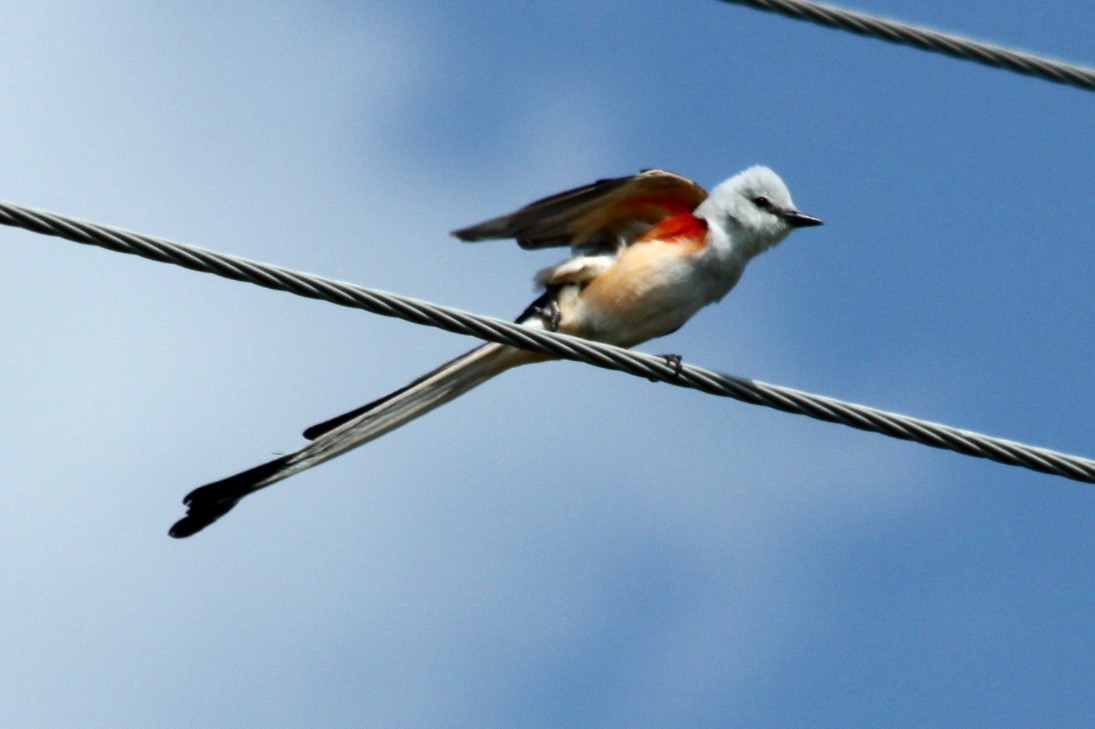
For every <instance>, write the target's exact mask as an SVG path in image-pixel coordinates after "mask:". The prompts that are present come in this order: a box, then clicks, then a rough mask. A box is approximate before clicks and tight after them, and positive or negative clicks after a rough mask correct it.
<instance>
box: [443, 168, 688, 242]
mask: <svg viewBox="0 0 1095 729" xmlns="http://www.w3.org/2000/svg"><path fill="white" fill-rule="evenodd" d="M706 197H707V191H706V190H704V189H703V188H702V187H700V186H699V185H697V184H696V183H695V182H693V181H692V180H689V179H687V178H685V177H681V176H680V175H675V174H673V173H672V172H666V171H665V170H643V171H642V172H640V173H639V174H637V175H631V176H630V177H615V178H611V179H606V180H597V181H596V182H594V183H592V184H589V185H585V186H584V187H576V188H574V189H573V190H567V191H565V192H560V193H558V194H556V195H552V196H550V197H545V198H543V199H542V200H537V201H536V202H533V203H529V204H528V205H526V206H525V207H523V208H521V209H520V210H517V211H514V212H512V213H509V214H508V215H502V216H501V217H497V218H493V219H491V220H487V221H484V222H482V223H479V224H477V225H472V226H470V227H467V228H461V229H460V230H454V231H453V233H452V234H453V235H454V236H456V237H457V238H459V239H460V240H464V241H478V240H489V239H493V238H516V239H517V243H518V245H520V246H521V247H522V248H549V247H551V246H573V247H576V248H578V247H599V246H604V247H609V248H615V247H616V246H617V245H618V244H619V242H620V241H621V240H624V241H630V240H632V239H633V238H634V237H635V236H636V235H638V234H639V233H641V232H643V231H644V230H646V229H647V228H649V227H650V226H652V225H654V224H655V223H657V222H659V221H660V220H662V219H664V218H666V217H668V216H670V215H679V214H681V213H690V212H692V211H693V210H694V209H695V208H696V206H697V205H699V204H700V203H701V202H703V200H704V199H705V198H706Z"/></svg>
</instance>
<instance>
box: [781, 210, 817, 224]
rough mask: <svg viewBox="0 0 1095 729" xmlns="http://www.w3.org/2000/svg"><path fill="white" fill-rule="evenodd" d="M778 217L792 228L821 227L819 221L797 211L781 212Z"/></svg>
mask: <svg viewBox="0 0 1095 729" xmlns="http://www.w3.org/2000/svg"><path fill="white" fill-rule="evenodd" d="M779 216H780V217H781V218H783V219H784V220H786V221H787V224H788V225H790V226H791V227H792V228H808V227H810V226H811V225H821V219H820V218H815V217H813V216H811V215H807V214H806V213H800V212H799V211H797V210H783V211H781V212H780V214H779Z"/></svg>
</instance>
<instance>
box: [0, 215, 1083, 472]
mask: <svg viewBox="0 0 1095 729" xmlns="http://www.w3.org/2000/svg"><path fill="white" fill-rule="evenodd" d="M0 223H2V224H4V225H11V226H15V227H19V228H25V229H27V230H31V231H34V232H36V233H42V234H44V235H51V236H56V237H59V238H65V239H67V240H71V241H75V242H77V243H85V244H89V245H97V246H101V247H103V248H107V249H109V250H112V251H117V252H120V253H130V254H133V255H137V256H142V257H144V258H150V259H152V260H154V261H160V262H161V263H173V264H175V265H177V266H183V267H184V268H189V269H192V270H195V271H202V272H204V273H213V274H216V275H218V276H224V277H226V278H231V279H235V280H237V281H246V282H248V283H253V284H257V285H259V286H264V287H266V288H270V289H277V290H280V291H288V292H290V293H294V294H297V295H299V296H306V297H308V298H312V299H323V300H325V301H330V302H332V303H335V304H339V305H341V306H348V307H353V308H358V309H364V310H365V311H369V312H372V313H374V314H381V315H383V316H391V317H396V318H399V319H405V320H406V321H410V322H413V323H415V324H424V325H427V326H432V327H437V328H439V329H445V330H447V331H450V332H456V333H458V334H468V335H471V336H475V337H479V338H481V339H488V340H491V341H494V342H502V343H503V344H511V345H513V346H515V347H520V348H522V349H530V350H534V351H537V352H547V353H549V354H554V355H558V356H559V357H562V358H564V359H571V360H576V361H579V362H585V363H588V364H592V365H596V366H598V367H604V368H606V369H615V370H621V371H623V372H627V373H629V374H632V375H637V376H639V377H645V378H647V379H649V380H654V381H659V382H668V383H670V384H673V385H678V386H680V387H690V388H693V389H696V390H700V391H701V392H706V393H709V394H712V395H720V396H723V397H732V398H735V399H737V400H741V401H743V402H747V403H752V404H754V405H765V406H767V407H771V408H776V409H777V410H783V411H785V412H789V413H797V414H799V415H808V416H810V417H812V418H817V419H819V420H826V421H829V422H832V423H842V424H844V425H847V426H850V427H852V428H859V429H860V430H869V431H873V432H876V433H882V434H883V435H888V436H890V437H893V438H901V439H903V440H911V441H914V442H916V443H921V444H923V445H928V446H932V447H933V448H944V449H947V450H952V451H956V452H958V453H963V454H965V455H968V456H976V457H978V458H987V459H989V460H993V461H997V462H999V463H1005V464H1008V465H1011V466H1021V467H1023V468H1028V469H1031V470H1034V471H1041V472H1043V473H1049V474H1054V475H1057V476H1064V477H1065V478H1070V479H1073V480H1076V481H1085V482H1088V483H1095V461H1092V460H1090V459H1087V458H1081V457H1079V456H1071V455H1067V454H1064V453H1059V452H1057V451H1052V450H1048V449H1045V448H1036V447H1033V446H1029V445H1024V444H1022V443H1017V442H1015V441H1010V440H1004V439H1001V438H994V437H992V436H987V435H982V434H980V433H975V432H972V431H968V430H961V429H959V428H953V427H951V426H949V425H942V424H939V423H933V422H930V421H927V420H920V419H917V418H911V417H909V416H906V415H900V414H898V413H891V412H887V411H885V410H878V409H876V408H871V407H867V406H864V405H857V404H855V403H850V402H844V401H842V400H837V399H834V398H830V397H824V396H821V395H813V394H810V393H807V392H803V391H801V390H795V389H792V388H788V387H781V386H779V385H770V384H767V383H764V382H758V381H756V380H750V379H747V378H744V377H735V376H734V375H728V374H724V373H721V372H715V371H713V370H708V369H704V368H702V367H696V366H694V365H687V364H681V365H680V366H679V367H678V366H677V365H676V364H671V363H669V362H667V361H666V359H665V358H664V357H657V356H654V355H649V354H644V353H642V352H635V351H632V350H630V349H622V348H620V347H614V346H611V345H607V344H600V343H598V342H591V341H588V340H585V339H578V338H576V337H571V336H567V335H564V334H556V333H554V332H545V331H539V330H535V329H529V328H527V327H523V326H521V325H519V324H512V323H510V322H507V321H503V320H501V319H495V318H493V317H486V316H481V315H478V314H471V313H469V312H466V311H461V310H459V309H453V308H450V307H447V306H439V305H437V304H432V303H429V302H426V301H420V300H418V299H412V298H409V297H406V296H400V295H398V294H391V293H387V292H384V291H378V290H376V289H370V288H365V287H363V286H355V285H353V284H348V283H344V282H341V281H335V280H332V279H328V278H323V277H320V276H315V275H312V274H307V273H301V272H299V271H292V270H289V269H286V268H281V267H279V266H273V265H270V264H266V263H259V262H257V261H251V260H248V259H246V258H239V257H236V256H230V255H227V254H224V253H216V252H214V251H210V250H206V249H204V248H198V247H196V246H189V245H184V244H182V243H175V242H172V241H169V240H166V239H164V238H155V237H152V236H147V235H142V234H140V233H133V232H130V231H126V230H122V229H120V228H113V227H109V226H105V225H99V224H97V223H90V222H87V221H82V220H77V219H75V218H69V217H66V216H62V215H55V214H53V213H47V212H44V211H41V210H34V209H33V208H27V207H23V206H21V205H15V204H13V203H7V202H0Z"/></svg>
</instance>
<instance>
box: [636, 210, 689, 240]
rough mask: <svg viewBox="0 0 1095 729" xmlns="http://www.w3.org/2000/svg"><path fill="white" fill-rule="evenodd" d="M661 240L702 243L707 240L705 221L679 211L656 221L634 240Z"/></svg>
mask: <svg viewBox="0 0 1095 729" xmlns="http://www.w3.org/2000/svg"><path fill="white" fill-rule="evenodd" d="M647 240H661V241H665V242H667V243H685V242H687V243H693V244H695V245H703V244H704V243H705V242H706V241H707V221H706V220H704V219H703V218H697V217H696V216H695V215H693V214H692V213H690V212H688V213H679V214H677V215H671V216H670V217H668V218H665V219H663V220H661V221H660V222H658V223H656V224H655V225H654V226H653V227H652V228H650V230H648V231H646V232H645V233H643V234H642V235H640V236H639V237H638V238H637V239H636V240H635V242H636V243H639V242H642V241H647Z"/></svg>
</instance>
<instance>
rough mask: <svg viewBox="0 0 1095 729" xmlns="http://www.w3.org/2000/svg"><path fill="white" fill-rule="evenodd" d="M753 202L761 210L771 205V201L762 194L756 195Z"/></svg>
mask: <svg viewBox="0 0 1095 729" xmlns="http://www.w3.org/2000/svg"><path fill="white" fill-rule="evenodd" d="M753 204H754V205H756V206H757V207H758V208H760V209H761V210H767V209H768V208H770V207H772V201H771V200H769V199H768V198H767V197H765V196H764V195H757V196H756V197H755V198H753Z"/></svg>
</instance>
